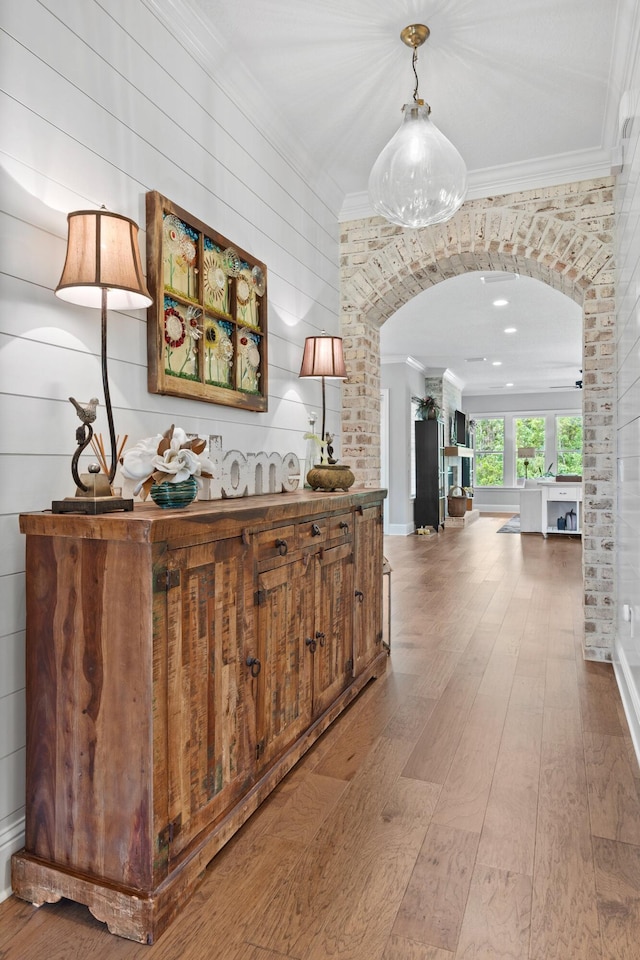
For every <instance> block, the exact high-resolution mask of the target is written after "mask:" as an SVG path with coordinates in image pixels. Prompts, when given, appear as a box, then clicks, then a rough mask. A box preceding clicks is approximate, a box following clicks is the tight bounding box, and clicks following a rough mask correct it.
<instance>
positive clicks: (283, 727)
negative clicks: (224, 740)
mask: <svg viewBox="0 0 640 960" xmlns="http://www.w3.org/2000/svg"><path fill="white" fill-rule="evenodd" d="M314 577H315V564H314V562H313V558H312V557H309V556H305V557H300V556H298V557H297V558H296V559H293V560H291V561H290V562H289V563H281V564H280V565H279V566H277V567H275V568H274V569H272V570H269V571H267V572H266V573H262V574H260V575H259V576H258V593H257V607H256V615H257V628H258V629H257V635H258V643H257V655H258V658H259V660H260V664H261V669H260V673H259V675H258V677H257V678H256V681H257V690H258V693H257V715H258V719H257V737H258V743H257V754H258V757H259V761H260V764H261V765H263V766H266V765H268V764H270V763H272V762H273V761H275V760H276V759H277V757H278V756H279V755H280V754H282V753H283V752H284V751H285V750H286V749H287V747H288V746H290V745H291V744H292V743H293V741H294V740H296V739H297V738H298V737H299V736H300V734H301V733H302V732H303V731H304V730H305V729H306V727H307V726H308V725H309V723H310V720H311V666H310V665H311V651H310V650H309V649H308V647H307V646H306V644H305V641H306V638H307V637H311V636H312V635H313V618H314V595H315V584H314Z"/></svg>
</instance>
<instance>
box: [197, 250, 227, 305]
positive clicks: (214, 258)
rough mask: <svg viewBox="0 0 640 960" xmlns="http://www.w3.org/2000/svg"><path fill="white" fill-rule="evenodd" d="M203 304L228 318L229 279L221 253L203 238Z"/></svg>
mask: <svg viewBox="0 0 640 960" xmlns="http://www.w3.org/2000/svg"><path fill="white" fill-rule="evenodd" d="M202 273H203V284H204V304H205V307H207V309H209V310H215V311H216V313H222V314H224V315H225V316H230V313H229V277H228V274H227V271H226V270H225V261H224V258H223V251H222V250H221V249H220V248H219V247H217V246H216V245H215V243H214V242H213V240H210V239H209V237H205V238H204V257H203V271H202Z"/></svg>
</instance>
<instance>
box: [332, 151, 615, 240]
mask: <svg viewBox="0 0 640 960" xmlns="http://www.w3.org/2000/svg"><path fill="white" fill-rule="evenodd" d="M611 166H612V156H611V152H610V151H609V150H605V149H603V148H598V149H593V150H577V151H572V152H570V153H564V154H558V155H557V156H553V157H541V158H539V159H537V160H527V161H525V162H522V163H513V164H505V165H504V166H498V167H484V168H483V169H482V170H470V171H469V173H468V176H467V180H468V184H469V188H468V190H467V196H466V200H481V199H483V198H485V197H495V196H500V195H502V194H509V193H520V192H521V191H523V190H535V189H538V188H540V187H552V186H556V185H557V184H561V183H578V182H580V181H581V180H594V179H599V178H600V177H609V176H611ZM375 216H377V214H376V213H374V211H373V209H372V207H371V205H370V203H369V197H368V195H367V193H366V191H362V192H361V193H350V194H347V196H346V197H345V199H344V203H343V204H342V208H341V210H340V216H339V219H340V222H341V223H344V222H346V221H348V220H365V219H367V218H369V217H375Z"/></svg>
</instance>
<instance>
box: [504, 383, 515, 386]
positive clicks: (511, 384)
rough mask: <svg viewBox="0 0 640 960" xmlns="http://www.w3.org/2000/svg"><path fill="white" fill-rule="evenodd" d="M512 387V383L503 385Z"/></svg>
mask: <svg viewBox="0 0 640 960" xmlns="http://www.w3.org/2000/svg"><path fill="white" fill-rule="evenodd" d="M512 386H513V384H512V383H505V387H512Z"/></svg>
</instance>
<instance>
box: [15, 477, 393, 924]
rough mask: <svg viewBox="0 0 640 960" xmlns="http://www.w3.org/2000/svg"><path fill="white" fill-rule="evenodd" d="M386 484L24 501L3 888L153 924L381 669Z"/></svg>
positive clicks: (165, 916) (173, 909) (108, 918)
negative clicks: (214, 495) (18, 812)
mask: <svg viewBox="0 0 640 960" xmlns="http://www.w3.org/2000/svg"><path fill="white" fill-rule="evenodd" d="M384 496H385V491H382V490H358V491H350V492H348V493H345V494H340V493H323V494H319V493H310V492H307V491H304V492H303V491H300V492H299V493H295V494H280V495H277V496H271V495H269V496H262V497H251V498H247V499H242V500H223V501H209V502H197V503H195V504H192V505H191V506H190V507H187V508H186V509H184V510H167V511H162V510H159V509H158V508H157V507H155V506H153V505H152V506H141V505H136V507H135V510H134V511H133V513H119V514H115V513H113V514H105V515H102V516H97V517H88V516H78V515H72V514H58V515H52V514H50V513H38V514H24V515H22V516H21V518H20V527H21V530H22V531H23V533H26V535H27V572H26V584H27V788H26V794H27V797H26V840H25V849H24V850H23V851H21V852H20V853H17V854H15V855H14V857H13V861H12V883H13V889H14V892H15V893H16V894H17V895H18V896H19V897H22V898H23V899H25V900H29V901H31V902H33V903H36V904H41V903H45V902H55V901H57V900H59V899H60V898H61V897H67V898H69V899H71V900H75V901H77V902H79V903H83V904H86V905H87V906H88V907H89V909H90V911H91V912H92V913H93V914H94V916H95V917H97V918H98V919H99V920H103V921H105V922H106V923H107V925H108V927H109V930H110V931H111V932H113V933H116V934H119V935H121V936H124V937H129V938H131V939H134V940H139V941H141V942H147V943H152V942H153V941H154V939H155V938H156V937H157V936H158V935H159V934H160V933H161V932H162V931H163V930H164V929H165V928H166V927H167V925H168V924H169V923H170V922H171V920H172V919H173V918H174V916H175V915H176V914H177V913H178V912H179V911H180V909H181V906H182V905H183V903H184V902H185V900H186V899H187V898H188V897H189V895H190V894H191V893H192V891H193V889H194V888H195V886H196V885H197V883H198V880H199V877H200V874H201V873H202V871H203V870H204V868H205V867H206V865H207V863H208V862H209V861H210V860H211V858H212V857H213V856H214V855H215V853H216V852H217V851H218V850H219V849H220V848H221V847H222V846H223V845H224V844H225V843H226V842H227V841H228V840H229V839H230V837H231V836H232V835H233V834H234V833H235V832H236V831H237V830H238V829H239V827H240V826H241V825H242V824H243V823H244V822H245V820H247V818H248V817H249V816H250V815H251V813H252V812H253V811H254V810H255V809H256V808H257V807H258V805H259V804H260V803H261V802H262V800H264V799H265V797H266V796H267V795H268V794H269V793H270V791H271V790H273V788H274V787H275V786H276V784H277V783H278V782H279V781H280V780H281V779H282V777H284V775H285V774H286V773H287V772H288V771H289V770H290V769H291V767H293V765H294V764H295V763H296V762H297V761H298V760H299V759H300V757H301V756H302V755H303V754H304V753H305V752H306V751H307V750H308V749H309V747H310V746H311V745H312V744H313V743H314V741H315V740H316V739H317V738H318V737H319V736H320V734H321V733H322V732H323V731H324V730H325V729H326V728H327V727H328V726H329V724H330V723H331V722H332V721H333V720H334V719H335V718H336V717H337V716H338V715H339V714H340V712H341V711H342V710H343V709H344V708H345V707H346V706H347V704H348V703H349V702H350V701H351V700H352V699H353V698H354V697H355V696H356V695H357V693H358V692H359V691H360V690H361V689H362V688H363V687H364V685H365V684H366V683H367V682H368V681H369V680H370V679H371V678H372V677H375V676H377V675H378V674H379V673H381V672H384V670H385V664H386V657H387V652H386V650H385V649H384V647H383V643H382V570H383V566H382V565H383V555H382V503H383V498H384Z"/></svg>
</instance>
